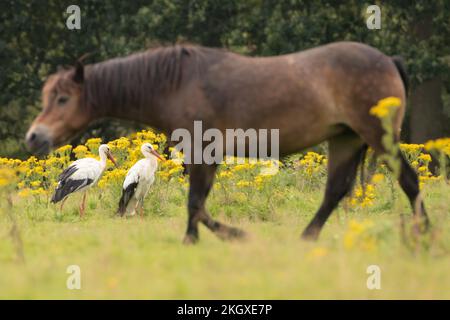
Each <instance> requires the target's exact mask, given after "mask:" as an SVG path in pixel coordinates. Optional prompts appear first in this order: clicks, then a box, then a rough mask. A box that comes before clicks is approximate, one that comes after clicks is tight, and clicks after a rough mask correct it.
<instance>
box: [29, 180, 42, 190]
mask: <svg viewBox="0 0 450 320" xmlns="http://www.w3.org/2000/svg"><path fill="white" fill-rule="evenodd" d="M30 185H31V186H32V187H33V188H37V187H39V186H40V185H41V181H39V180H36V181H31V183H30Z"/></svg>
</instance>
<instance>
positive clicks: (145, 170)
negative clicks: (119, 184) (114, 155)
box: [117, 143, 164, 217]
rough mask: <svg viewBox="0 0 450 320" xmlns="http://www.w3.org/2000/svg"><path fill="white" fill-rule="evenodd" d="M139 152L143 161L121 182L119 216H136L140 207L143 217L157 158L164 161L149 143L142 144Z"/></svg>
mask: <svg viewBox="0 0 450 320" xmlns="http://www.w3.org/2000/svg"><path fill="white" fill-rule="evenodd" d="M141 152H142V154H143V155H144V157H145V159H141V160H139V161H138V162H136V163H135V164H134V165H133V166H132V167H131V168H130V170H129V171H128V173H127V175H126V177H125V181H124V182H123V188H122V197H121V198H120V201H119V210H118V211H117V213H118V214H119V215H121V216H123V215H124V214H125V213H128V214H130V215H134V214H136V210H137V209H138V207H140V211H141V217H142V216H143V215H144V198H145V197H146V195H147V193H148V191H149V190H150V186H151V185H152V184H153V182H154V181H155V172H156V169H157V168H158V160H157V158H158V159H160V160H164V159H163V158H162V157H161V155H160V154H159V153H158V152H157V151H156V150H155V149H154V148H153V146H152V145H151V144H150V143H144V144H143V145H142V146H141Z"/></svg>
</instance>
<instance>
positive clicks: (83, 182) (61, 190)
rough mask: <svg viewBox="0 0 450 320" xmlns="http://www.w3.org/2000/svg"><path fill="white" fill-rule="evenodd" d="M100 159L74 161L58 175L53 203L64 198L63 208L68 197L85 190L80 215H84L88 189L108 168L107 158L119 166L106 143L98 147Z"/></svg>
mask: <svg viewBox="0 0 450 320" xmlns="http://www.w3.org/2000/svg"><path fill="white" fill-rule="evenodd" d="M98 153H99V155H100V160H96V159H94V158H84V159H80V160H77V161H74V162H73V163H72V164H71V165H70V166H69V167H68V168H67V169H65V170H64V171H63V172H62V173H61V174H60V176H59V177H58V185H57V187H56V190H55V193H54V194H53V196H52V200H51V202H52V203H57V202H59V201H61V200H62V203H61V210H62V208H63V205H64V202H65V201H66V199H67V197H68V196H69V195H70V194H72V193H74V192H78V191H84V193H83V200H82V202H81V204H80V216H81V217H82V216H83V215H84V209H85V204H86V191H87V189H88V188H90V187H92V186H93V185H95V184H96V183H97V181H98V180H99V179H100V177H101V176H102V174H103V171H105V168H106V158H109V159H110V160H111V161H112V162H113V163H114V165H115V166H116V167H117V163H116V161H115V160H114V157H113V156H112V154H111V151H110V150H109V147H108V146H107V145H106V144H102V145H101V146H100V147H99V148H98Z"/></svg>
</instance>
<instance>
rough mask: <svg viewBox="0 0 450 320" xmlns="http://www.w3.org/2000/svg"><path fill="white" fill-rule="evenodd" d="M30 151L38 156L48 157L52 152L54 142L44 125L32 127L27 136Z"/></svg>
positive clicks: (26, 140)
mask: <svg viewBox="0 0 450 320" xmlns="http://www.w3.org/2000/svg"><path fill="white" fill-rule="evenodd" d="M25 142H26V145H27V149H28V151H30V152H31V153H33V154H36V155H46V154H48V153H49V152H50V149H51V146H52V141H51V138H50V134H49V132H48V128H47V127H46V126H44V125H37V126H32V127H31V128H30V130H28V132H27V135H26V136H25Z"/></svg>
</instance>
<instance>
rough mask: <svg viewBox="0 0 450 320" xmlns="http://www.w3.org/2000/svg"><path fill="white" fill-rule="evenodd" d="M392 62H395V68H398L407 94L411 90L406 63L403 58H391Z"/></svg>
mask: <svg viewBox="0 0 450 320" xmlns="http://www.w3.org/2000/svg"><path fill="white" fill-rule="evenodd" d="M391 59H392V62H394V64H395V67H396V68H397V71H398V73H399V74H400V77H401V78H402V81H403V86H404V87H405V93H407V92H408V89H409V77H408V74H407V72H406V67H405V61H404V59H403V58H402V57H401V56H393V57H391Z"/></svg>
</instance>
